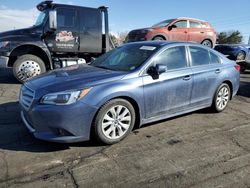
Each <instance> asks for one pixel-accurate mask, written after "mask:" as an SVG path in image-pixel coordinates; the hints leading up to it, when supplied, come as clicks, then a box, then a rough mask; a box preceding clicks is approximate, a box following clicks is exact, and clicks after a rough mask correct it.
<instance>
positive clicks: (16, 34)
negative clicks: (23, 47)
mask: <svg viewBox="0 0 250 188" xmlns="http://www.w3.org/2000/svg"><path fill="white" fill-rule="evenodd" d="M41 34H42V30H41V28H40V27H38V26H33V27H30V28H25V29H17V30H11V31H5V32H1V33H0V41H7V40H10V41H19V40H24V39H25V38H26V37H40V36H41Z"/></svg>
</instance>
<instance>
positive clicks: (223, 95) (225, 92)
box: [212, 83, 231, 112]
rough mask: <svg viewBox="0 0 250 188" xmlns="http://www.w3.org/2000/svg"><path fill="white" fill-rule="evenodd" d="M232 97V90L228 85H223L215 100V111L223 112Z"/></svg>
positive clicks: (218, 90)
mask: <svg viewBox="0 0 250 188" xmlns="http://www.w3.org/2000/svg"><path fill="white" fill-rule="evenodd" d="M230 97H231V90H230V87H229V86H228V84H226V83H223V84H221V85H220V87H219V88H218V89H217V91H216V93H215V96H214V100H213V106H212V107H213V109H214V110H215V111H216V112H222V111H223V110H225V108H226V107H227V105H228V102H229V100H230Z"/></svg>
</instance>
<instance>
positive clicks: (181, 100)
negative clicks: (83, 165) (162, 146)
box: [20, 41, 240, 144]
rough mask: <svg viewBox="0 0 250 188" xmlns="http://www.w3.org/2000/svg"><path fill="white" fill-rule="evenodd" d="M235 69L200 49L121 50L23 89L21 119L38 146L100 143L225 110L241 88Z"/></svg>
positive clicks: (153, 45)
mask: <svg viewBox="0 0 250 188" xmlns="http://www.w3.org/2000/svg"><path fill="white" fill-rule="evenodd" d="M239 70H240V69H239V65H237V64H235V62H233V61H231V60H229V59H227V58H225V57H224V56H223V55H221V54H220V53H218V52H216V51H214V50H212V49H210V48H207V47H204V46H200V45H198V44H191V43H177V42H161V41H158V42H153V41H149V42H139V43H131V44H126V45H124V46H122V47H119V48H116V49H114V50H112V51H110V52H108V53H106V54H104V55H103V56H101V57H99V58H97V59H96V60H94V61H93V62H92V63H90V64H89V65H87V64H86V65H80V66H72V67H67V68H64V69H58V70H55V71H52V72H49V73H46V74H44V75H41V76H39V77H36V78H35V79H33V80H30V81H28V82H26V83H25V84H24V85H23V86H22V88H21V91H20V105H21V117H22V120H23V122H24V124H25V125H26V127H27V128H28V129H29V130H30V132H32V133H33V135H34V136H35V137H36V138H38V139H41V140H46V141H52V142H63V143H69V142H81V141H86V140H89V139H90V133H91V132H92V131H93V133H94V134H95V136H96V138H97V139H98V140H99V141H101V142H103V143H105V144H114V143H117V142H119V141H121V140H122V139H124V138H125V137H126V136H128V134H129V133H130V132H131V130H132V129H133V127H134V126H135V125H136V126H141V125H142V124H146V123H150V122H154V121H158V120H162V119H166V118H169V117H173V116H177V115H180V114H184V113H188V112H191V111H195V110H199V109H202V108H207V107H211V108H213V109H214V110H215V111H216V112H221V111H223V110H224V109H225V108H226V106H227V104H228V102H229V101H230V100H231V99H232V97H233V96H234V95H235V94H236V93H237V90H238V88H239V80H240V76H239Z"/></svg>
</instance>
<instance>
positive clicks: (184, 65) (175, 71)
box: [143, 46, 193, 119]
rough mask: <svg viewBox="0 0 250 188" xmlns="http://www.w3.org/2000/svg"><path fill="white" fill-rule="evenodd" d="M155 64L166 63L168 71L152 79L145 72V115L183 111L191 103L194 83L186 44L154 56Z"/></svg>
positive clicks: (151, 115) (148, 116) (150, 116)
mask: <svg viewBox="0 0 250 188" xmlns="http://www.w3.org/2000/svg"><path fill="white" fill-rule="evenodd" d="M155 64H163V65H166V66H167V71H166V72H165V73H162V74H161V75H159V78H158V79H153V77H152V76H151V75H149V74H145V75H144V76H143V85H144V86H143V89H144V101H145V111H146V117H145V118H146V119H148V118H153V117H157V116H160V115H163V114H172V113H175V112H178V111H183V110H184V109H186V108H188V107H189V105H190V99H191V90H192V85H193V79H192V70H191V68H190V67H189V65H188V62H187V56H186V47H185V46H176V47H171V48H168V49H166V50H165V51H163V52H162V53H161V54H159V55H158V56H157V57H156V58H155V62H154V63H153V64H152V66H155Z"/></svg>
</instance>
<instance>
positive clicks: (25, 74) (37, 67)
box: [13, 54, 46, 83]
mask: <svg viewBox="0 0 250 188" xmlns="http://www.w3.org/2000/svg"><path fill="white" fill-rule="evenodd" d="M44 72H46V68H45V65H44V62H43V61H42V60H41V59H40V58H39V57H37V56H34V55H31V54H27V55H22V56H20V57H19V58H18V59H17V60H16V61H15V63H14V65H13V73H14V76H15V77H16V78H17V80H18V81H20V82H22V83H24V82H26V81H27V80H29V79H31V78H33V77H35V76H38V75H40V74H42V73H44Z"/></svg>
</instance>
